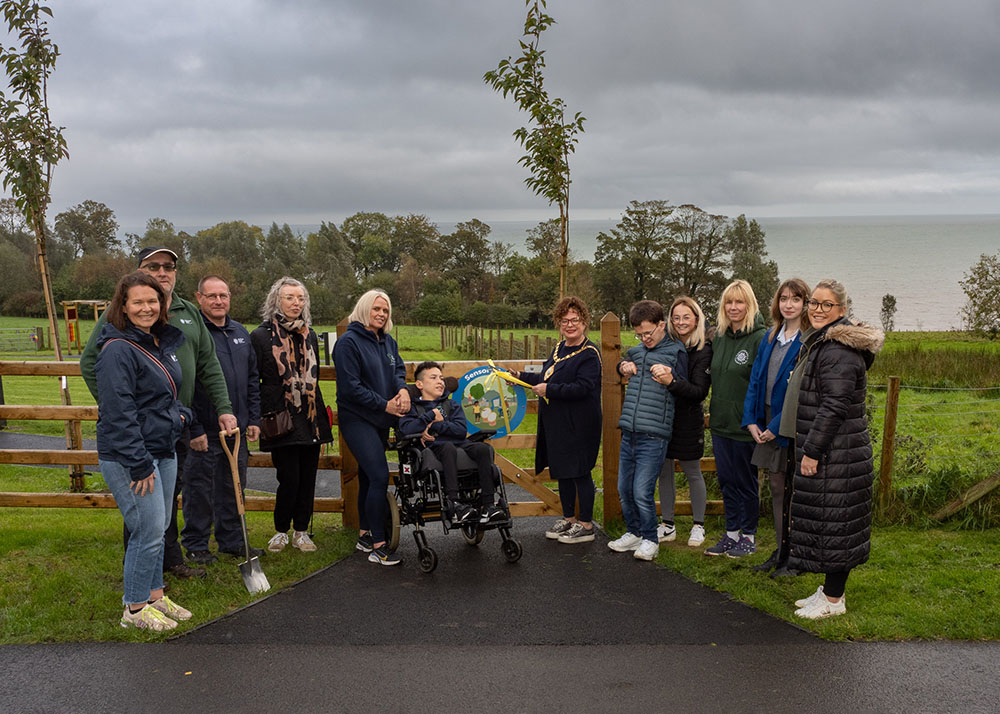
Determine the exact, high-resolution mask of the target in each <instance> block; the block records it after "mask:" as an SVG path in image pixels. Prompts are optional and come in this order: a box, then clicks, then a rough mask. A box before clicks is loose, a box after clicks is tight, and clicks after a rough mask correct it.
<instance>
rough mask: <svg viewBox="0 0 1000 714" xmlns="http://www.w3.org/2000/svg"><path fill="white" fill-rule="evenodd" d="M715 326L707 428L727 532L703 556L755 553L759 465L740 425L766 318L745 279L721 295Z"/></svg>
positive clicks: (731, 285) (727, 288) (751, 439)
mask: <svg viewBox="0 0 1000 714" xmlns="http://www.w3.org/2000/svg"><path fill="white" fill-rule="evenodd" d="M718 319H719V327H718V331H717V332H716V335H715V339H714V340H712V399H711V401H710V402H709V407H708V412H709V428H710V429H711V431H712V452H713V454H714V455H715V474H716V477H717V478H718V479H719V488H720V489H721V490H722V502H723V505H724V507H725V511H726V532H725V533H724V534H723V535H722V537H721V538H720V539H719V542H718V543H716V544H715V545H713V546H712V547H711V548H709V549H708V550H706V551H705V554H706V555H727V556H729V557H730V558H742V557H744V556H747V555H752V554H753V553H756V552H757V546H756V536H757V520H758V518H759V516H760V504H759V502H758V494H757V467H756V466H754V465H753V464H752V463H751V462H750V460H751V458H752V457H753V448H754V440H753V437H752V436H750V434H749V432H747V431H746V430H745V429H744V428H743V402H744V400H745V399H746V395H747V389H748V388H749V386H750V371H751V370H752V368H753V361H754V358H756V356H757V348H758V347H759V346H760V339H761V337H762V336H763V334H764V317H763V316H762V315H761V314H760V310H759V309H758V307H757V297H756V296H755V295H754V293H753V288H752V287H750V283H748V282H747V281H746V280H734V281H733V282H731V283H730V284H729V285H728V286H727V287H726V289H725V290H723V291H722V297H721V298H719V318H718Z"/></svg>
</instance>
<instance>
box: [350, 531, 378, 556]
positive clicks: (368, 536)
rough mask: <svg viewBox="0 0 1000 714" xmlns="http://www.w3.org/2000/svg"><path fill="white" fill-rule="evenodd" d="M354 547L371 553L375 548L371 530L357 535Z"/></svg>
mask: <svg viewBox="0 0 1000 714" xmlns="http://www.w3.org/2000/svg"><path fill="white" fill-rule="evenodd" d="M354 549H355V550H360V551H361V552H362V553H371V552H372V551H373V550H375V541H374V540H372V533H371V531H368V532H367V533H365V534H364V535H359V536H358V542H357V543H355V544H354Z"/></svg>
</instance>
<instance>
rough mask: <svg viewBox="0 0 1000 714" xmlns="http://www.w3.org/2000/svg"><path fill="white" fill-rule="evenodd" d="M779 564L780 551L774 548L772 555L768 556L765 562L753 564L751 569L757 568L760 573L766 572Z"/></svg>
mask: <svg viewBox="0 0 1000 714" xmlns="http://www.w3.org/2000/svg"><path fill="white" fill-rule="evenodd" d="M777 564H778V551H777V550H774V551H772V553H771V555H769V556H768V558H767V560H765V561H764V562H763V563H760V564H758V565H755V566H753V567H752V568H751V570H756V571H757V572H758V573H766V572H767V571H768V570H770V569H771V568H773V567H775V566H776V565H777Z"/></svg>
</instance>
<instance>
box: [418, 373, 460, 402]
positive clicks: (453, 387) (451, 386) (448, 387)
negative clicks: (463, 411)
mask: <svg viewBox="0 0 1000 714" xmlns="http://www.w3.org/2000/svg"><path fill="white" fill-rule="evenodd" d="M457 390H458V380H457V379H456V378H455V377H445V378H444V395H443V396H445V397H447V396H448V395H449V394H453V393H454V392H456V391H457ZM406 391H408V392H409V393H410V401H413V400H415V399H421V398H422V397H421V396H420V390H419V389H417V385H415V384H407V385H406Z"/></svg>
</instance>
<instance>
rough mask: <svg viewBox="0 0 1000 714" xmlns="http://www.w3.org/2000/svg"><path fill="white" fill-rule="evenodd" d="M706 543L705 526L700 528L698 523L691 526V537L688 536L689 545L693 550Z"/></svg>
mask: <svg viewBox="0 0 1000 714" xmlns="http://www.w3.org/2000/svg"><path fill="white" fill-rule="evenodd" d="M704 542H705V526H700V525H698V524H697V523H696V524H694V525H693V526H691V535H690V536H688V545H689V546H691V547H692V548H697V547H698V546H699V545H701V544H702V543H704Z"/></svg>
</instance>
